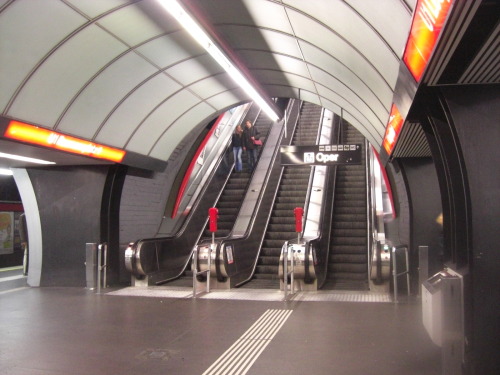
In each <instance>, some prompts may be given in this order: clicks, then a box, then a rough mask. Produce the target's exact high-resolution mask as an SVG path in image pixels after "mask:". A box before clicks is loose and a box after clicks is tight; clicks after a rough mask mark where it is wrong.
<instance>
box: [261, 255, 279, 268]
mask: <svg viewBox="0 0 500 375" xmlns="http://www.w3.org/2000/svg"><path fill="white" fill-rule="evenodd" d="M257 264H258V265H259V266H279V257H275V256H265V255H262V256H260V257H259V261H258V263H257Z"/></svg>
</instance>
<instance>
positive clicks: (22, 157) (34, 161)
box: [0, 152, 55, 164]
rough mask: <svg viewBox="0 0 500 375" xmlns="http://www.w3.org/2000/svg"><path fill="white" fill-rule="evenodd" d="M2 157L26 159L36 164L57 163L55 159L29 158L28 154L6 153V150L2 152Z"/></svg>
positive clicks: (0, 156) (0, 153) (0, 155)
mask: <svg viewBox="0 0 500 375" xmlns="http://www.w3.org/2000/svg"><path fill="white" fill-rule="evenodd" d="M0 158H4V159H12V160H19V161H26V162H28V163H35V164H55V162H53V161H47V160H43V159H35V158H29V157H27V156H21V155H14V154H6V153H4V152H0Z"/></svg>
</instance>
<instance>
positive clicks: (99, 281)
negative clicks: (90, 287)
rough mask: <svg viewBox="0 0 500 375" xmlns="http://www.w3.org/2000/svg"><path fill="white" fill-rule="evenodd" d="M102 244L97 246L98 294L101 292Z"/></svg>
mask: <svg viewBox="0 0 500 375" xmlns="http://www.w3.org/2000/svg"><path fill="white" fill-rule="evenodd" d="M101 263H102V244H99V245H98V246H97V294H99V293H101Z"/></svg>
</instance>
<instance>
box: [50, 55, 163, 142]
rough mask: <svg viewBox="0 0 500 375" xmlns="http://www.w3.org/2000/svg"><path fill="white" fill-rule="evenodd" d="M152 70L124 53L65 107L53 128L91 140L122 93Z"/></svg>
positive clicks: (137, 58)
mask: <svg viewBox="0 0 500 375" xmlns="http://www.w3.org/2000/svg"><path fill="white" fill-rule="evenodd" d="M155 71H156V70H155V69H154V68H153V66H152V65H151V64H149V63H146V62H145V61H144V59H142V58H141V57H139V56H138V55H137V54H135V53H133V52H129V53H127V54H126V55H124V56H122V57H121V58H120V59H118V60H117V61H116V62H114V63H113V64H111V65H110V66H109V67H107V68H106V69H105V70H104V71H103V72H102V73H101V74H99V75H98V76H97V77H96V78H95V79H94V80H93V81H92V82H90V83H89V85H88V86H86V87H85V89H84V90H83V91H82V93H81V94H80V95H78V97H77V98H76V100H75V101H74V103H73V104H72V105H71V107H69V109H68V111H67V112H66V113H65V115H64V117H63V118H62V120H61V122H60V123H59V125H58V126H57V129H58V130H60V131H61V132H65V133H69V134H73V135H77V136H80V137H84V138H88V139H93V138H94V136H95V133H96V131H97V129H99V127H100V126H101V124H102V123H103V122H104V120H105V119H106V117H107V116H108V114H109V112H110V111H111V110H112V109H113V108H114V107H115V106H116V105H117V104H118V102H120V101H121V100H122V99H123V98H124V96H125V94H126V93H127V92H128V91H130V90H132V89H133V88H134V87H135V86H137V85H138V84H139V83H140V82H142V81H144V80H145V79H146V78H147V77H148V76H150V75H152V74H154V73H155Z"/></svg>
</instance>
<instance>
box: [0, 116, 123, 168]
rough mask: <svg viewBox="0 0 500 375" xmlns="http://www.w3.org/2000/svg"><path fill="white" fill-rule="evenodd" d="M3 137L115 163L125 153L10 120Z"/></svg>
mask: <svg viewBox="0 0 500 375" xmlns="http://www.w3.org/2000/svg"><path fill="white" fill-rule="evenodd" d="M4 137H6V138H10V139H15V140H18V141H23V142H28V143H32V144H36V145H40V146H44V147H50V148H55V149H57V150H61V151H66V152H70V153H73V154H78V155H84V156H90V157H93V158H97V159H104V160H109V161H114V162H117V163H120V162H121V161H122V160H123V157H124V156H125V153H126V152H125V151H123V150H119V149H116V148H112V147H107V146H103V145H100V144H97V143H93V142H89V141H86V140H83V139H79V138H76V137H71V136H68V135H64V134H61V133H57V132H54V131H51V130H48V129H43V128H39V127H37V126H33V125H29V124H25V123H22V122H19V121H11V122H10V123H9V126H8V127H7V130H6V131H5V134H4Z"/></svg>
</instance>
